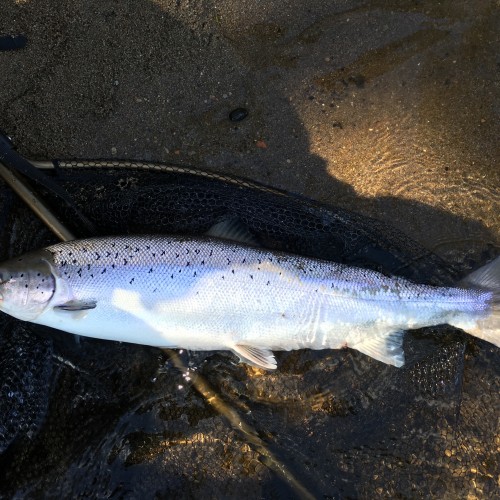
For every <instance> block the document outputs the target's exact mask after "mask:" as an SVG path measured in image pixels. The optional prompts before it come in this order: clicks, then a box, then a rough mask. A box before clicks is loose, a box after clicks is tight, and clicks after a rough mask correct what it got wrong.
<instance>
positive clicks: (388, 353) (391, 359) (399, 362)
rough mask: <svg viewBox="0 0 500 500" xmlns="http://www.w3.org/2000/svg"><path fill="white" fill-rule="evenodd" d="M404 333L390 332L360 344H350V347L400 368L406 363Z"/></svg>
mask: <svg viewBox="0 0 500 500" xmlns="http://www.w3.org/2000/svg"><path fill="white" fill-rule="evenodd" d="M403 334H404V332H403V331H395V332H389V333H387V334H385V335H377V336H375V337H370V338H368V339H366V340H364V341H363V342H360V343H358V344H355V345H349V347H352V348H353V349H356V350H357V351H360V352H362V353H363V354H366V355H367V356H370V357H371V358H374V359H376V360H378V361H382V363H386V364H388V365H393V366H397V367H398V368H400V367H401V366H403V365H404V364H405V354H404V351H403Z"/></svg>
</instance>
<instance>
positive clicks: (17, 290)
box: [0, 250, 56, 321]
mask: <svg viewBox="0 0 500 500" xmlns="http://www.w3.org/2000/svg"><path fill="white" fill-rule="evenodd" d="M46 253H48V252H46V251H44V250H42V251H38V252H32V253H30V254H26V255H23V256H22V257H18V258H15V259H12V260H9V261H6V262H4V263H2V264H0V310H1V311H3V312H5V313H7V314H9V315H10V316H14V317H15V318H18V319H22V320H25V321H33V320H34V319H35V318H36V317H37V316H38V315H39V314H41V313H42V312H43V311H44V310H45V308H46V307H47V306H48V304H49V302H50V300H51V299H52V297H53V295H54V293H55V288H56V280H55V276H54V273H53V270H52V266H51V265H50V263H49V260H48V259H49V258H50V257H51V256H50V254H48V255H45V254H46Z"/></svg>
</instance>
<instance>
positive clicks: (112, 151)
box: [111, 147, 117, 155]
mask: <svg viewBox="0 0 500 500" xmlns="http://www.w3.org/2000/svg"><path fill="white" fill-rule="evenodd" d="M116 152H117V150H116V148H115V147H112V148H111V154H112V155H115V154H116Z"/></svg>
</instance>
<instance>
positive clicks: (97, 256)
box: [95, 252, 101, 260]
mask: <svg viewBox="0 0 500 500" xmlns="http://www.w3.org/2000/svg"><path fill="white" fill-rule="evenodd" d="M95 255H96V257H95V258H96V260H99V259H100V258H101V256H100V255H99V254H98V253H97V252H96V253H95Z"/></svg>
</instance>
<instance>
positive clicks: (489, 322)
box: [460, 257, 500, 347]
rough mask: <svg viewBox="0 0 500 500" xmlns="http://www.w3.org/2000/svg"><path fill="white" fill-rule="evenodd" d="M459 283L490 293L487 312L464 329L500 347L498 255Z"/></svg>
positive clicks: (499, 272)
mask: <svg viewBox="0 0 500 500" xmlns="http://www.w3.org/2000/svg"><path fill="white" fill-rule="evenodd" d="M460 285H461V286H463V287H467V288H476V289H480V290H484V291H486V292H491V293H492V296H491V299H490V300H489V304H490V311H489V314H488V315H487V316H485V317H484V318H482V319H479V320H477V321H476V322H475V324H474V326H471V327H470V328H464V330H465V331H466V332H467V333H470V334H471V335H474V336H475V337H478V338H480V339H484V340H486V341H488V342H491V343H492V344H495V345H496V346H498V347H500V257H497V258H496V259H495V260H494V261H492V262H490V263H489V264H486V265H485V266H483V267H481V268H479V269H478V270H477V271H474V272H473V273H471V274H469V275H468V276H467V277H466V278H465V279H463V280H462V281H461V282H460Z"/></svg>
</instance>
